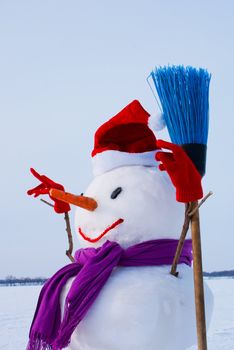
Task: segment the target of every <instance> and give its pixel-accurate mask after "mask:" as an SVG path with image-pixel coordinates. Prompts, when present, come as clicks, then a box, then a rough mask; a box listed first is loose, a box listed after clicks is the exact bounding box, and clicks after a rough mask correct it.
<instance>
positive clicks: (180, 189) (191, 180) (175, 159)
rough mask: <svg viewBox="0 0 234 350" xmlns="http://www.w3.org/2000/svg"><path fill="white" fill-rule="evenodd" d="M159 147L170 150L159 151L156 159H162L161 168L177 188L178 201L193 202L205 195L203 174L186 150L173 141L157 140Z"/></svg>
mask: <svg viewBox="0 0 234 350" xmlns="http://www.w3.org/2000/svg"><path fill="white" fill-rule="evenodd" d="M157 147H158V148H166V149H168V150H170V151H172V153H171V152H170V153H169V152H163V151H162V152H161V151H159V152H157V153H156V157H155V158H156V160H158V161H160V162H161V164H159V169H160V170H161V171H164V170H166V171H167V172H168V175H169V176H170V178H171V181H172V183H173V185H174V186H175V188H176V200H177V201H178V202H183V203H188V202H193V201H195V200H197V199H200V198H202V197H203V191H202V185H201V179H202V178H201V175H200V174H199V172H198V171H197V169H196V167H195V165H194V164H193V162H192V161H191V159H190V158H189V157H188V156H187V154H186V153H185V152H184V150H183V149H182V148H181V147H180V146H178V145H175V144H173V143H170V142H166V141H163V140H158V141H157Z"/></svg>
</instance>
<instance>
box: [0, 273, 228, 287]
mask: <svg viewBox="0 0 234 350" xmlns="http://www.w3.org/2000/svg"><path fill="white" fill-rule="evenodd" d="M203 276H205V277H233V278H234V270H229V271H214V272H203ZM46 281H47V278H45V277H36V278H31V277H21V278H17V277H15V276H7V277H6V278H5V279H2V280H0V286H26V285H29V286H30V285H38V284H39V285H41V284H44V283H45V282H46Z"/></svg>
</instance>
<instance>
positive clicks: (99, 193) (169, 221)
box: [68, 100, 184, 247]
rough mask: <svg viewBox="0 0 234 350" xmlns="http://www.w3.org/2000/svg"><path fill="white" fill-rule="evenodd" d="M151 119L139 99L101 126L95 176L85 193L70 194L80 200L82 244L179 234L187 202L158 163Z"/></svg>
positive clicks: (125, 242) (94, 156)
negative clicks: (178, 196) (178, 199)
mask: <svg viewBox="0 0 234 350" xmlns="http://www.w3.org/2000/svg"><path fill="white" fill-rule="evenodd" d="M148 119H149V114H148V113H147V112H146V111H145V110H144V109H143V107H142V106H141V104H140V103H139V102H138V101H136V100H135V101H133V102H132V103H130V104H129V105H128V106H127V107H125V108H124V109H123V110H122V111H121V112H120V113H118V114H117V115H116V116H114V117H113V118H112V119H110V120H109V121H108V122H106V123H105V124H104V125H102V126H101V127H100V128H99V129H98V130H97V132H96V134H95V142H94V150H93V152H92V159H93V169H94V179H93V181H92V182H91V183H90V185H89V186H88V188H87V190H86V191H85V193H84V195H82V196H73V198H72V201H71V200H70V203H71V202H73V203H74V204H76V205H78V207H77V210H76V218H75V226H76V230H77V233H78V239H79V245H80V246H81V247H88V246H93V247H97V246H100V245H102V244H103V243H104V242H105V241H106V240H110V241H115V242H118V243H119V244H120V245H121V246H122V247H128V246H130V245H133V244H136V243H140V242H143V241H148V240H151V239H161V238H178V237H179V235H180V231H181V224H182V220H183V214H184V206H183V205H182V204H181V203H178V202H176V200H175V190H174V187H173V186H172V184H171V182H170V179H169V177H168V175H167V174H166V173H165V172H161V171H159V169H158V164H157V161H156V160H155V154H156V152H157V151H158V150H157V146H156V138H155V135H154V133H153V132H152V130H151V129H150V128H149V126H148ZM68 197H69V196H68ZM69 198H71V197H69ZM68 201H69V200H68Z"/></svg>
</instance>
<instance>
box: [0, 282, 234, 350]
mask: <svg viewBox="0 0 234 350" xmlns="http://www.w3.org/2000/svg"><path fill="white" fill-rule="evenodd" d="M207 283H208V284H209V286H210V287H211V289H212V291H213V293H214V298H215V307H214V314H213V318H212V324H211V327H210V329H209V333H208V344H209V347H208V348H209V350H221V349H222V350H232V349H234V279H210V280H207ZM40 289H41V286H30V287H29V286H25V287H1V288H0V349H1V350H24V349H25V346H26V342H27V337H28V330H29V327H30V323H31V319H32V316H33V313H34V309H35V304H36V301H37V297H38V294H39V291H40ZM193 349H195V348H193ZM193 349H190V350H193Z"/></svg>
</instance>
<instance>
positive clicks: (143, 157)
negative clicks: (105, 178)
mask: <svg viewBox="0 0 234 350" xmlns="http://www.w3.org/2000/svg"><path fill="white" fill-rule="evenodd" d="M158 151H159V150H155V151H150V152H142V153H128V152H120V151H104V152H101V153H97V154H96V155H95V156H94V157H93V158H92V163H93V174H94V176H98V175H101V174H103V173H105V172H107V171H110V170H112V169H115V168H119V167H121V166H128V165H143V166H152V167H155V166H156V165H157V161H156V160H155V154H156V153H157V152H158Z"/></svg>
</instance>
